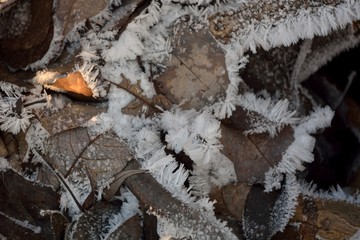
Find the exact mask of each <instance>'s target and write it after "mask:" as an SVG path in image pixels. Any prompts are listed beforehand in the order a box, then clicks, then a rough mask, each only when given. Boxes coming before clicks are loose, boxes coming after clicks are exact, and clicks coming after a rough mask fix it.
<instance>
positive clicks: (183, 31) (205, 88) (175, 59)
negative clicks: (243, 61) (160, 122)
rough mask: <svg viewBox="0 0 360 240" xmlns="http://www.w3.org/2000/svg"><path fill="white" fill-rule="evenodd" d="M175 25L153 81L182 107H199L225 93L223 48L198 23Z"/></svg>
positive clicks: (225, 75)
mask: <svg viewBox="0 0 360 240" xmlns="http://www.w3.org/2000/svg"><path fill="white" fill-rule="evenodd" d="M180 23H181V24H178V25H175V27H174V29H175V30H174V31H175V34H174V36H173V43H172V45H173V46H172V47H173V51H172V53H171V54H172V56H171V59H170V61H169V62H168V63H167V66H166V70H165V72H164V73H162V74H161V75H160V76H159V78H157V79H156V84H157V85H158V86H159V90H160V92H161V93H163V94H164V95H165V96H167V97H168V98H169V99H170V100H171V101H172V102H173V103H175V104H181V105H182V108H183V109H191V108H195V109H200V108H201V107H203V106H205V105H206V104H208V103H213V102H215V101H216V100H217V99H218V98H219V97H220V96H221V94H224V93H225V90H226V87H227V84H228V77H227V70H226V65H225V57H224V52H223V50H222V49H221V48H220V47H219V46H218V44H217V43H216V41H214V39H213V38H212V37H211V35H210V34H209V33H208V31H207V30H206V27H205V26H202V25H201V24H200V23H192V24H191V23H189V22H184V21H180Z"/></svg>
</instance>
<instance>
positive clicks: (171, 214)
mask: <svg viewBox="0 0 360 240" xmlns="http://www.w3.org/2000/svg"><path fill="white" fill-rule="evenodd" d="M139 167H140V165H139V164H138V163H137V162H136V160H132V161H130V162H129V164H128V165H127V166H126V168H125V169H124V170H136V169H139ZM125 185H126V186H127V187H128V188H129V190H130V191H131V192H132V193H133V194H134V195H135V196H136V198H137V199H138V200H139V201H140V202H141V204H142V205H143V206H144V208H145V210H149V209H150V212H151V213H152V214H154V215H156V216H159V217H162V218H165V219H168V220H169V221H171V223H172V224H176V225H177V227H179V228H180V229H181V228H185V229H193V230H194V231H193V233H194V234H199V235H195V236H193V237H194V239H198V238H199V237H200V235H201V237H202V236H211V237H212V238H213V239H226V236H224V233H223V232H221V230H220V229H219V226H217V225H216V224H215V223H214V222H213V221H211V220H209V219H208V218H207V217H206V216H205V214H204V212H203V211H199V210H197V209H194V208H189V207H187V206H186V205H184V204H183V203H182V202H181V201H180V200H178V199H175V198H173V197H172V195H171V194H170V193H169V192H168V191H167V190H165V189H164V188H163V187H162V186H161V185H160V184H159V183H158V182H157V181H156V180H155V179H154V178H153V177H152V176H151V175H149V174H147V173H145V174H141V175H139V174H136V175H133V176H130V177H128V178H127V179H126V180H125ZM149 189H151V190H150V191H149ZM195 229H196V230H195ZM198 229H202V231H201V232H200V233H198V232H196V231H197V230H198Z"/></svg>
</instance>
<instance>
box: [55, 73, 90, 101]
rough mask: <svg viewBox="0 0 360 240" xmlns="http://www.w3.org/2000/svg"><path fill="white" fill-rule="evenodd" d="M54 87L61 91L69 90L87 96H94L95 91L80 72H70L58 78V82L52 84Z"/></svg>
mask: <svg viewBox="0 0 360 240" xmlns="http://www.w3.org/2000/svg"><path fill="white" fill-rule="evenodd" d="M51 87H52V88H55V89H59V90H60V91H67V92H71V93H75V94H79V95H83V96H85V97H92V96H93V93H92V91H91V89H90V88H89V87H88V84H87V83H86V82H85V80H84V78H83V76H82V75H81V73H80V72H73V73H69V74H68V75H67V76H66V77H64V78H58V79H56V82H55V83H53V84H51Z"/></svg>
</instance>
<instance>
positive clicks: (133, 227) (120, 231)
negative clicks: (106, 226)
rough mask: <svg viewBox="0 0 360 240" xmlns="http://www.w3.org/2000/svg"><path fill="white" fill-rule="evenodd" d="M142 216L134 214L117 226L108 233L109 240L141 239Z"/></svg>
mask: <svg viewBox="0 0 360 240" xmlns="http://www.w3.org/2000/svg"><path fill="white" fill-rule="evenodd" d="M141 224H142V218H141V216H140V215H135V216H133V217H132V218H130V219H129V220H127V221H126V222H124V224H122V225H121V226H120V227H118V228H117V229H116V230H115V231H114V232H113V233H111V234H110V236H109V238H108V239H109V240H118V239H128V240H138V239H142V229H141Z"/></svg>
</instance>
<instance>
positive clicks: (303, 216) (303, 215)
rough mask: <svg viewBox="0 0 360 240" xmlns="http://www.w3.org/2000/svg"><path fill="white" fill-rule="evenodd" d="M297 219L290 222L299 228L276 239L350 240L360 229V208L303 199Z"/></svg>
mask: <svg viewBox="0 0 360 240" xmlns="http://www.w3.org/2000/svg"><path fill="white" fill-rule="evenodd" d="M298 202H299V205H298V206H297V209H296V213H295V216H294V217H293V218H292V220H291V221H290V225H291V224H294V225H295V224H297V226H298V227H297V228H295V229H292V228H288V229H286V230H285V232H284V233H282V234H281V233H279V234H277V235H275V236H274V239H284V238H283V237H284V236H288V235H290V234H292V235H295V236H298V237H299V236H301V237H302V239H315V238H316V237H319V238H322V239H329V240H335V239H350V238H351V237H352V236H353V235H355V234H356V233H357V232H358V231H359V229H360V222H359V219H358V217H357V216H358V214H359V211H360V209H359V207H358V206H357V205H354V204H350V203H346V202H343V201H333V200H322V199H319V198H308V197H306V198H305V197H301V198H299V201H298Z"/></svg>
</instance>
